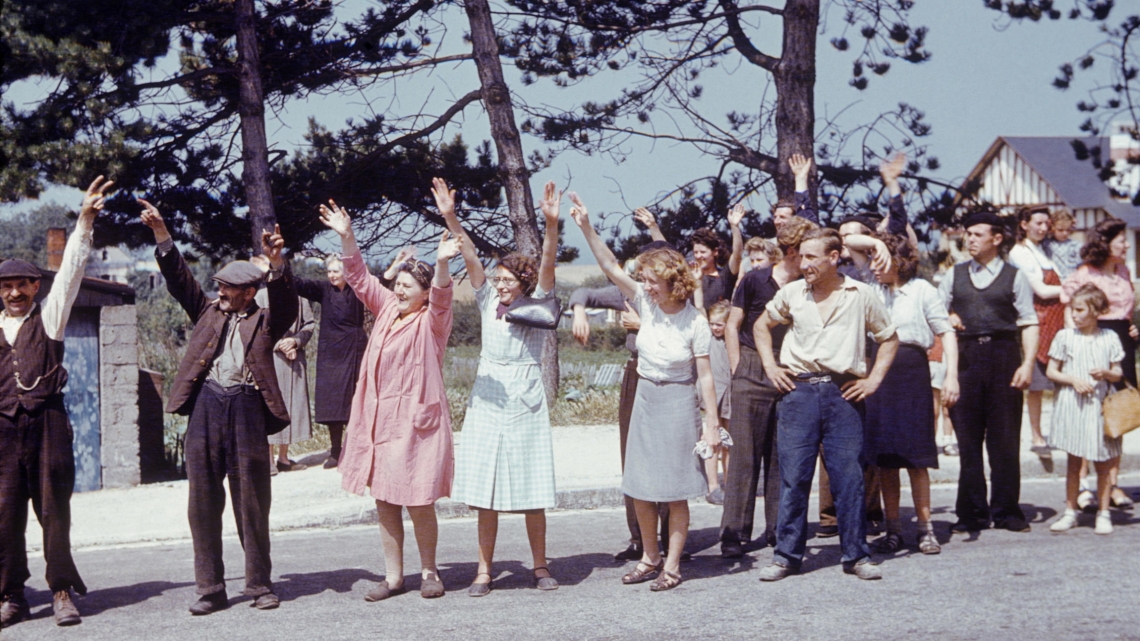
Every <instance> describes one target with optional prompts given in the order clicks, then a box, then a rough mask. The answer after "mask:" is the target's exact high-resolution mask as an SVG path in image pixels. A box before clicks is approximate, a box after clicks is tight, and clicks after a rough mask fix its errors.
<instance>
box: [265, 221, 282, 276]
mask: <svg viewBox="0 0 1140 641" xmlns="http://www.w3.org/2000/svg"><path fill="white" fill-rule="evenodd" d="M284 249H285V239H284V238H282V237H281V225H274V226H273V231H269V230H268V229H266V230H263V231H262V232H261V253H262V254H264V255H265V257H266V258H268V259H269V264H270V265H272V266H273V268H274V269H280V268H281V266H282V265H284V264H285V259H284V258H283V257H282V256H281V252H282V250H284Z"/></svg>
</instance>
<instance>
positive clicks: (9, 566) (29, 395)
mask: <svg viewBox="0 0 1140 641" xmlns="http://www.w3.org/2000/svg"><path fill="white" fill-rule="evenodd" d="M112 184H113V183H112V182H111V181H104V180H103V177H102V176H99V177H98V178H96V179H95V181H94V182H92V183H91V186H90V187H88V188H87V195H86V196H84V198H83V205H82V206H81V208H80V211H79V219H78V220H77V221H76V223H75V231H73V232H72V233H71V236H70V237H69V238H68V239H67V245H66V246H65V247H64V250H63V262H62V265H61V266H60V269H59V273H58V274H56V277H55V280H54V281H53V282H52V285H51V291H49V292H48V294H47V296H46V297H45V298H44V299H43V303H42V304H36V302H35V299H36V295H37V294H38V293H39V291H40V270H38V269H36V267H35V266H34V265H32V264H31V263H28V262H26V261H22V260H18V259H12V260H7V261H5V262H3V263H0V297H2V298H3V299H4V311H2V312H0V328H2V329H3V331H2V332H0V597H2V598H3V604H2V605H0V627H5V628H6V627H8V626H10V625H13V624H15V623H18V622H19V621H21V620H23V619H24V618H26V617H27V616H28V602H27V600H25V599H24V582H25V581H27V580H28V578H29V577H30V576H31V574H30V573H29V572H28V555H27V549H26V543H25V540H24V531H25V530H26V529H27V527H28V500H29V499H30V500H31V502H32V509H33V510H34V511H35V513H36V519H37V520H39V522H40V526H42V527H43V532H44V560H45V561H47V577H46V578H47V583H48V587H49V588H50V589H51V591H52V594H53V595H54V596H53V600H52V607H53V610H54V612H55V622H56V624H57V625H75V624H77V623H79V622H80V618H79V610H78V609H77V608H76V607H75V604H74V603H73V602H72V600H71V590H73V589H74V590H75V591H76V592H78V593H79V594H86V593H87V586H86V585H84V584H83V579H81V578H80V577H79V571H78V570H77V569H76V568H75V561H73V560H72V558H71V532H70V530H71V492H72V489H73V488H74V486H75V457H74V455H73V454H72V450H71V440H72V439H71V425H70V423H69V422H68V418H67V410H66V409H65V408H64V405H63V386H64V385H66V384H67V371H66V370H65V369H64V368H63V334H64V329H65V328H66V327H67V319H68V316H70V315H71V306H72V305H73V304H74V303H75V297H76V296H78V295H79V286H80V284H81V283H82V281H83V269H84V267H85V266H86V265H87V256H88V254H90V253H91V229H92V226H93V224H94V222H95V216H96V215H97V214H98V212H99V210H101V209H103V193H104V192H105V191H106V190H107V189H109V188H110V187H111V185H112Z"/></svg>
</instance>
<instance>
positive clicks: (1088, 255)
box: [1081, 218, 1128, 269]
mask: <svg viewBox="0 0 1140 641" xmlns="http://www.w3.org/2000/svg"><path fill="white" fill-rule="evenodd" d="M1127 228H1128V225H1127V223H1125V222H1124V221H1123V220H1120V219H1119V218H1106V219H1104V220H1102V221H1100V222H1099V223H1097V224H1096V227H1093V228H1092V230H1091V231H1090V232H1089V233H1088V236H1087V239H1086V240H1085V244H1084V246H1083V247H1081V260H1082V261H1084V262H1085V263H1086V264H1088V265H1092V266H1093V267H1096V268H1098V269H1099V268H1101V267H1103V266H1104V264H1105V263H1107V262H1108V259H1109V257H1111V256H1112V250H1110V249H1109V248H1108V245H1109V243H1111V242H1112V240H1113V239H1114V238H1116V237H1117V236H1119V235H1120V232H1122V231H1124V230H1125V229H1127Z"/></svg>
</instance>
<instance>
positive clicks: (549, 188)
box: [539, 180, 562, 225]
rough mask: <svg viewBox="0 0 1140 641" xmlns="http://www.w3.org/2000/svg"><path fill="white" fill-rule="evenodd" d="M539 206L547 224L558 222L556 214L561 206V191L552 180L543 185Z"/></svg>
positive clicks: (557, 214)
mask: <svg viewBox="0 0 1140 641" xmlns="http://www.w3.org/2000/svg"><path fill="white" fill-rule="evenodd" d="M539 207H540V208H541V209H542V216H543V217H544V218H546V224H547V225H557V224H558V216H559V212H560V210H561V208H562V191H561V190H559V189H558V187H557V186H556V185H555V184H554V181H553V180H551V181H550V182H548V183H546V186H545V187H543V189H542V200H541V201H540V202H539Z"/></svg>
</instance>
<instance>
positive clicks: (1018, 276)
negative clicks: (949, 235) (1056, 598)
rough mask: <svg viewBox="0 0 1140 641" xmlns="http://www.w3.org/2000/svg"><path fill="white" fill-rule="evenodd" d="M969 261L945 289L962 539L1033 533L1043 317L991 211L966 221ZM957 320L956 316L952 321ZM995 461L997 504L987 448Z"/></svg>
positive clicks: (950, 274) (960, 266)
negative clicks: (953, 336)
mask: <svg viewBox="0 0 1140 641" xmlns="http://www.w3.org/2000/svg"><path fill="white" fill-rule="evenodd" d="M965 228H966V249H967V250H968V251H969V252H970V260H969V261H967V262H965V263H960V264H958V265H956V266H955V267H954V269H952V270H950V271H948V272H946V276H945V277H944V278H943V280H942V283H941V284H940V286H939V288H938V292H939V294H940V295H941V296H942V300H943V302H944V303H946V308H947V309H949V310H950V312H951V313H952V314H953V315H957V317H958V318H960V319H961V320H960V322H959V323H957V327H956V329H957V330H958V382H959V385H960V386H961V390H962V391H961V396H960V400H959V401H958V404H957V405H955V406H954V407H953V408H951V409H950V417H951V418H952V419H953V420H954V431H955V432H957V434H958V448H959V452H960V456H961V461H962V467H961V471H960V472H959V476H958V501H957V512H958V522H957V523H955V524H954V526H953V530H954V531H956V532H976V531H978V530H984V529H986V528H988V527H990V525H991V523H992V524H993V526H994V527H997V528H1002V529H1006V530H1011V531H1013V532H1028V531H1029V523H1027V522H1026V520H1025V515H1024V514H1023V513H1022V511H1021V508H1020V507H1019V506H1018V499H1019V498H1020V495H1021V459H1020V454H1019V450H1020V447H1021V391H1022V390H1024V389H1025V388H1027V387H1029V382H1030V380H1031V379H1032V376H1033V361H1034V358H1036V354H1037V312H1036V311H1035V310H1034V309H1033V289H1032V288H1031V287H1030V285H1029V281H1028V280H1027V279H1026V278H1025V274H1023V273H1022V272H1020V271H1018V269H1017V268H1015V267H1014V266H1013V265H1010V264H1009V263H1007V262H1005V261H1004V260H1002V258H1001V248H1002V245H1003V244H1005V242H1006V240H1007V239H1009V238H1010V235H1009V232H1008V230H1007V228H1006V226H1005V221H1003V220H1002V218H1001V217H1000V216H998V215H996V214H993V213H990V212H982V213H977V214H974V215H972V216H970V217H969V218H967V219H966V224H965ZM952 318H953V316H952ZM983 446H984V447H985V449H986V451H987V452H988V453H989V458H990V483H991V488H990V497H989V500H988V501H987V500H986V476H985V467H984V463H983V462H982V447H983Z"/></svg>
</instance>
